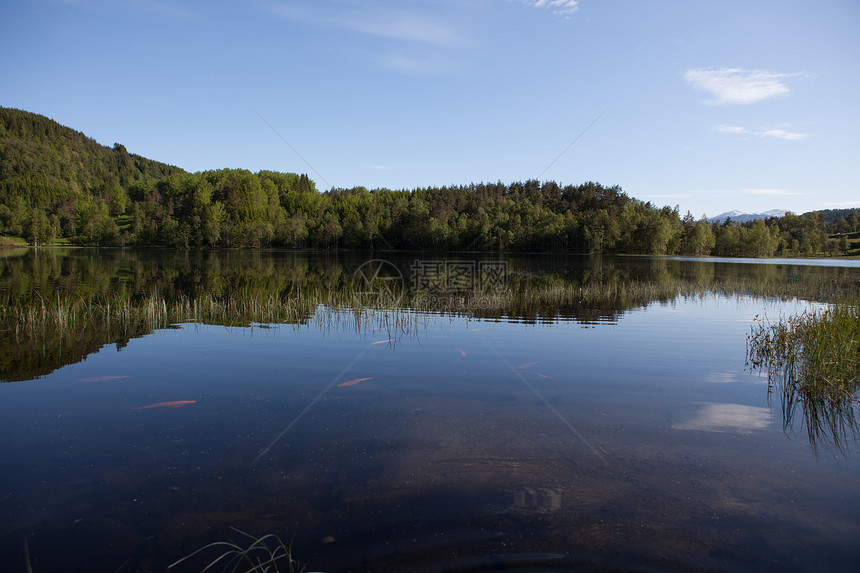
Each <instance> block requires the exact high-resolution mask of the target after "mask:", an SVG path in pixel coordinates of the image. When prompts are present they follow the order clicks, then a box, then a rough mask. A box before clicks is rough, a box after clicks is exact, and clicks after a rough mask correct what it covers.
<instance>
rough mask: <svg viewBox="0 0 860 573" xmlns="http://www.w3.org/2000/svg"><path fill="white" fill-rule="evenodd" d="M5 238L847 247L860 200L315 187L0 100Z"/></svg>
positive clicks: (544, 187)
mask: <svg viewBox="0 0 860 573" xmlns="http://www.w3.org/2000/svg"><path fill="white" fill-rule="evenodd" d="M0 235H3V236H6V237H18V238H23V239H24V240H26V242H27V243H29V244H32V245H58V244H59V245H88V246H129V247H133V246H140V247H143V246H163V247H173V248H181V249H189V248H265V247H277V248H315V249H335V248H341V249H371V248H372V249H411V250H430V249H432V250H435V251H439V250H447V251H458V250H478V251H510V252H549V253H552V252H567V253H625V254H654V255H671V254H680V255H718V256H750V257H767V256H813V255H822V254H827V255H847V254H856V252H857V249H858V247H860V209H853V210H840V211H815V212H811V213H806V214H803V215H795V214H791V213H789V214H787V215H785V216H783V217H779V218H772V219H768V220H756V221H753V222H750V223H742V224H741V223H736V222H732V221H727V222H725V223H708V222H707V221H705V220H704V218H700V219H696V218H694V217H693V215H692V214H690V213H687V214H685V215H681V214H680V213H679V211H678V208H677V207H675V208H671V207H667V206H663V207H657V206H655V205H652V204H651V203H648V202H642V201H640V200H638V199H635V198H633V197H630V196H628V195H627V194H626V193H625V192H624V191H622V189H621V188H620V187H618V186H604V185H601V184H599V183H594V182H586V183H582V184H578V185H570V184H568V185H560V184H558V183H555V182H552V181H549V182H539V181H535V180H528V181H524V182H513V183H502V182H496V183H472V184H469V185H460V186H445V187H432V188H417V189H412V190H390V189H366V188H364V187H354V188H352V189H330V190H327V191H322V192H321V191H318V190H317V188H316V185H315V184H314V182H313V181H312V180H311V179H309V178H308V177H307V175H304V174H294V173H279V172H275V171H259V172H257V173H252V172H251V171H247V170H243V169H220V170H213V171H203V172H196V173H188V172H186V171H184V170H182V169H180V168H179V167H175V166H172V165H168V164H165V163H159V162H157V161H153V160H150V159H147V158H144V157H141V156H139V155H135V154H132V153H129V152H128V151H127V150H126V148H125V147H124V146H123V145H120V144H118V143H117V144H114V145H113V147H107V146H103V145H100V144H99V143H98V142H96V141H95V140H93V139H91V138H89V137H87V136H86V135H84V134H83V133H81V132H78V131H75V130H73V129H70V128H68V127H64V126H62V125H60V124H58V123H57V122H55V121H53V120H51V119H49V118H47V117H44V116H41V115H38V114H34V113H30V112H26V111H22V110H16V109H10V108H0ZM0 241H2V237H0Z"/></svg>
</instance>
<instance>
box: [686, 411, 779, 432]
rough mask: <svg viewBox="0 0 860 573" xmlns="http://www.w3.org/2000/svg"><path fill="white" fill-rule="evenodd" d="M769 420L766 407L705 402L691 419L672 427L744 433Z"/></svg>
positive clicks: (765, 423) (763, 426)
mask: <svg viewBox="0 0 860 573" xmlns="http://www.w3.org/2000/svg"><path fill="white" fill-rule="evenodd" d="M770 421H771V414H770V410H769V409H768V408H759V407H756V406H744V405H743V404H705V405H704V406H702V408H701V409H700V410H699V411H698V413H697V414H696V415H695V416H694V417H693V418H692V419H690V420H687V421H686V422H683V423H681V424H675V425H674V426H673V427H674V428H675V429H676V430H701V431H704V432H739V433H746V432H751V431H753V430H763V429H765V428H767V427H768V426H769V425H770Z"/></svg>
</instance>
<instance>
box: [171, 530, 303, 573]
mask: <svg viewBox="0 0 860 573" xmlns="http://www.w3.org/2000/svg"><path fill="white" fill-rule="evenodd" d="M230 529H232V530H233V531H235V532H237V533H239V534H241V535H243V536H244V537H246V538H247V539H246V540H245V543H246V544H247V545H240V544H238V543H235V542H234V541H215V542H213V543H210V544H208V545H206V546H204V547H201V548H200V549H198V550H197V551H195V552H193V553H191V554H189V555H186V556H185V557H183V558H182V559H180V560H179V561H176V562H174V563H171V564H170V565H168V567H167V568H168V570H170V569H173V568H174V567H177V566H178V565H181V564H183V563H186V562H188V561H192V560H194V558H196V557H197V556H202V555H203V554H206V553H209V554H213V553H214V554H215V555H214V557H212V558H211V561H209V562H208V564H207V565H206V566H205V567H204V568H203V569H201V570H200V571H201V573H203V572H205V571H209V570H210V569H213V568H214V567H216V566H218V565H220V566H221V569H220V570H221V571H229V572H230V573H263V572H267V573H282V572H283V573H300V572H301V571H303V570H304V568H298V569H297V567H299V564H298V563H297V562H296V561H294V560H293V558H292V551H291V549H290V547H289V546H288V545H287V544H286V543H284V542H283V541H282V540H281V538H280V537H278V536H277V535H275V534H272V533H269V534H267V535H263V536H262V537H254V536H253V535H251V534H249V533H245V532H244V531H242V530H240V529H236V528H235V527H231V528H230Z"/></svg>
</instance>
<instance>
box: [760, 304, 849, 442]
mask: <svg viewBox="0 0 860 573" xmlns="http://www.w3.org/2000/svg"><path fill="white" fill-rule="evenodd" d="M747 364H748V366H749V367H751V368H752V369H754V370H761V371H766V372H767V374H768V384H769V390H770V392H771V393H773V392H775V393H777V394H778V395H780V397H781V403H782V411H783V423H784V425H785V429H786V430H788V429H789V428H791V427H792V425H793V422H794V420H795V419H796V417H797V412H798V411H801V412H802V424H803V425H805V427H806V430H807V433H808V434H809V438H810V443H811V444H812V445H813V447H816V445H817V444H818V443H820V442H822V441H824V442H826V443H829V444H831V445H833V446H835V447H837V448H838V449H840V450H841V449H843V445H844V444H845V442H846V441H847V440H849V439H854V438H856V436H857V433H858V432H857V429H858V420H857V413H858V410H857V408H856V407H857V402H858V398H860V395H858V394H860V298H857V297H853V298H850V299H844V300H842V301H840V302H839V303H836V304H833V305H830V306H828V307H825V308H823V309H820V310H816V311H804V312H803V313H801V314H798V315H793V316H790V317H788V318H785V319H780V320H778V321H776V322H769V321H768V320H767V319H759V318H758V317H757V318H756V321H755V323H754V324H753V326H752V327H751V329H750V333H749V335H748V336H747Z"/></svg>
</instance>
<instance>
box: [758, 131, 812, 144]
mask: <svg viewBox="0 0 860 573" xmlns="http://www.w3.org/2000/svg"><path fill="white" fill-rule="evenodd" d="M756 135H758V136H759V137H773V138H776V139H785V140H787V141H799V140H801V139H806V137H807V136H808V135H809V134H807V133H795V132H793V131H786V130H784V129H769V130H767V131H760V132H758V133H756Z"/></svg>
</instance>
